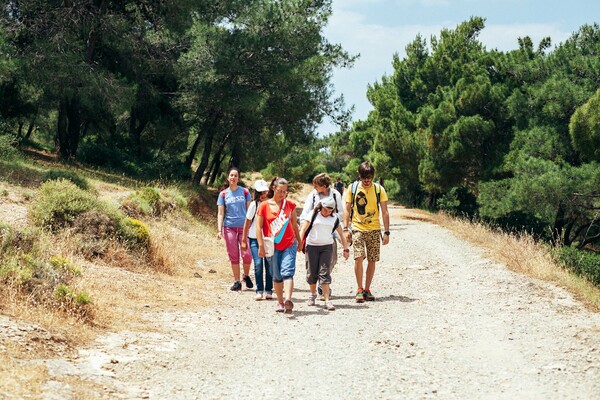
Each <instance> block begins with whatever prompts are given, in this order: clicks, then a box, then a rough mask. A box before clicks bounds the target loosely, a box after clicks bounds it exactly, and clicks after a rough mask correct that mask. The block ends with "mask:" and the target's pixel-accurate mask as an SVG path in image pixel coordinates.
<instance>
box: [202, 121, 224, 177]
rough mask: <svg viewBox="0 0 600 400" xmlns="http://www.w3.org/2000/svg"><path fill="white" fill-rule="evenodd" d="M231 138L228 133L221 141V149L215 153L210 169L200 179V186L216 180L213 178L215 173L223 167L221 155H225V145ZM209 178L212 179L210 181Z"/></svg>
mask: <svg viewBox="0 0 600 400" xmlns="http://www.w3.org/2000/svg"><path fill="white" fill-rule="evenodd" d="M229 137H230V134H229V133H228V134H227V135H226V136H225V137H224V138H223V140H222V141H221V144H220V145H219V148H218V149H217V151H216V152H215V155H214V156H213V159H212V162H211V164H210V166H209V167H208V170H207V172H206V173H205V174H204V175H203V176H202V178H201V179H200V184H206V183H207V181H208V182H211V181H213V182H214V179H215V178H216V177H214V178H213V175H214V171H218V170H219V169H220V168H219V167H220V166H221V162H222V159H221V154H222V153H223V149H225V145H226V144H227V142H228V141H229ZM209 177H210V179H209Z"/></svg>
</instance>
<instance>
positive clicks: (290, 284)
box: [283, 279, 294, 300]
mask: <svg viewBox="0 0 600 400" xmlns="http://www.w3.org/2000/svg"><path fill="white" fill-rule="evenodd" d="M283 287H284V289H285V299H286V300H291V299H292V293H293V292H294V280H293V279H286V280H285V281H283Z"/></svg>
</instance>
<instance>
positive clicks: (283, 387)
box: [47, 208, 600, 399]
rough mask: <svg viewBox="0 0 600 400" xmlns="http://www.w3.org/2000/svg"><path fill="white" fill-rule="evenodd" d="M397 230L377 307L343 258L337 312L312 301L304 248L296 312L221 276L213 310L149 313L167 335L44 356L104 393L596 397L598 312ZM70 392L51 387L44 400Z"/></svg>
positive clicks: (415, 227) (422, 231) (427, 236)
mask: <svg viewBox="0 0 600 400" xmlns="http://www.w3.org/2000/svg"><path fill="white" fill-rule="evenodd" d="M391 228H392V229H391V231H392V236H391V241H390V244H389V245H388V246H384V247H383V248H382V250H383V251H382V261H381V262H380V263H378V265H377V267H378V269H377V271H376V273H375V279H374V284H373V287H372V291H373V294H374V295H375V296H377V301H375V302H372V303H363V304H357V303H355V302H354V292H355V290H356V287H355V285H356V284H355V281H354V272H353V264H352V262H351V261H346V262H344V261H341V262H340V264H338V266H337V267H336V269H335V271H334V274H333V284H332V288H333V294H334V299H333V300H334V303H335V305H336V307H337V310H336V311H333V312H328V311H325V310H323V308H322V306H321V307H309V306H308V305H306V303H305V300H306V298H307V297H308V293H309V292H308V285H307V284H306V281H305V279H304V260H303V257H302V256H300V257H299V259H298V261H299V263H298V268H297V274H296V287H297V290H296V291H295V292H294V300H295V303H296V308H295V312H294V315H293V317H288V316H284V315H282V314H279V313H275V305H276V303H275V302H274V301H260V302H257V301H255V300H254V292H253V291H244V292H242V293H232V292H229V291H228V289H227V287H228V286H229V282H223V286H222V287H221V288H218V289H217V291H216V293H217V295H218V305H217V307H215V308H210V309H202V310H199V311H198V312H196V313H189V312H188V313H164V312H163V313H161V312H150V313H149V314H148V320H149V321H154V323H155V324H156V325H158V326H160V327H161V328H163V333H145V334H141V335H140V334H139V333H133V332H119V333H115V334H114V335H110V336H107V337H104V338H101V339H100V340H99V341H98V342H97V346H96V347H95V348H93V349H88V350H85V351H82V353H81V354H80V357H79V358H78V359H76V360H72V361H66V360H54V361H49V362H47V365H48V366H49V367H50V370H51V374H53V375H55V376H64V375H65V374H67V375H68V374H76V375H79V376H83V377H86V378H88V379H92V380H95V381H96V382H99V383H100V384H101V385H103V386H104V393H103V396H105V397H106V398H151V399H167V398H168V399H195V398H198V399H224V398H242V399H246V398H247V399H251V398H268V397H270V398H273V397H274V396H277V397H281V398H290V399H293V398H297V399H305V398H311V399H320V398H326V399H340V398H353V397H367V398H374V399H398V398H410V399H433V398H439V399H514V398H518V399H598V398H600V314H594V313H590V312H588V311H586V310H585V309H584V308H583V307H582V306H581V305H580V304H579V303H577V302H576V301H574V300H573V299H572V297H571V296H570V295H569V294H568V293H567V292H566V291H564V290H562V289H560V288H556V287H554V286H552V285H550V284H547V283H544V282H541V281H538V280H535V279H532V278H528V277H524V276H520V275H517V274H514V273H512V272H510V271H508V270H507V269H506V268H505V267H504V266H502V265H498V264H494V263H492V262H490V261H488V260H486V259H485V258H483V257H482V251H481V250H479V249H477V248H475V247H473V246H471V245H469V244H468V243H466V242H464V241H462V240H459V239H457V238H456V237H455V236H454V235H453V234H451V233H449V232H448V231H446V230H445V229H443V228H441V227H438V226H436V225H432V224H429V223H425V222H419V221H413V220H403V219H400V218H398V210H395V209H393V208H392V227H391ZM319 304H321V305H322V302H320V303H319ZM164 332H167V333H164ZM69 392H70V389H69V387H67V386H64V385H61V384H59V383H58V382H51V383H50V384H49V386H48V396H47V398H48V399H52V398H57V399H58V398H68V397H69Z"/></svg>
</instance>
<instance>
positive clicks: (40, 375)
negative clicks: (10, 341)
mask: <svg viewBox="0 0 600 400" xmlns="http://www.w3.org/2000/svg"><path fill="white" fill-rule="evenodd" d="M20 353H21V349H15V348H14V347H10V346H9V347H8V348H6V349H4V350H3V351H0V398H6V397H4V396H8V395H10V397H8V398H14V399H30V398H36V399H39V398H42V394H43V391H42V387H43V384H44V383H45V382H46V381H47V380H48V371H47V369H46V367H45V366H43V365H39V364H37V365H36V364H31V363H27V362H23V361H21V360H19V358H20V357H19V356H20Z"/></svg>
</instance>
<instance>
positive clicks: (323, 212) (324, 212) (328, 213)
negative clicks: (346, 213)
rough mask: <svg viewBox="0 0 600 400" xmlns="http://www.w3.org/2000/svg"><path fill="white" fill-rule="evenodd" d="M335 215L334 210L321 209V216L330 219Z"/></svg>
mask: <svg viewBox="0 0 600 400" xmlns="http://www.w3.org/2000/svg"><path fill="white" fill-rule="evenodd" d="M332 213H333V208H329V207H321V214H322V215H323V216H324V217H329V216H330V215H331V214H332Z"/></svg>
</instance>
